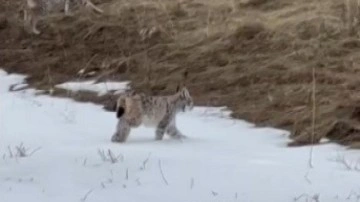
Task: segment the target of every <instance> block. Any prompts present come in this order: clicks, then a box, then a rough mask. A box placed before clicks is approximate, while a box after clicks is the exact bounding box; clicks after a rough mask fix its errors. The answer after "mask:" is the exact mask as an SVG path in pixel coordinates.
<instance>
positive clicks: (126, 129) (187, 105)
mask: <svg viewBox="0 0 360 202" xmlns="http://www.w3.org/2000/svg"><path fill="white" fill-rule="evenodd" d="M193 106H194V103H193V99H192V97H191V95H190V93H189V91H188V90H187V89H186V88H185V87H183V88H182V89H178V90H177V92H176V93H175V94H172V95H168V96H146V95H145V94H124V95H121V96H120V97H119V98H118V100H117V105H116V117H117V118H118V123H117V126H116V132H115V134H114V135H113V136H112V138H111V140H112V141H113V142H125V141H126V139H127V138H128V136H129V134H130V131H131V128H136V127H139V126H140V125H144V126H145V127H150V128H156V130H155V140H162V139H163V137H164V134H165V133H167V134H168V135H169V136H170V137H172V138H184V137H185V136H184V135H183V134H182V133H181V132H180V131H179V129H178V128H177V126H176V114H177V113H178V112H185V111H186V109H189V110H191V109H192V108H193Z"/></svg>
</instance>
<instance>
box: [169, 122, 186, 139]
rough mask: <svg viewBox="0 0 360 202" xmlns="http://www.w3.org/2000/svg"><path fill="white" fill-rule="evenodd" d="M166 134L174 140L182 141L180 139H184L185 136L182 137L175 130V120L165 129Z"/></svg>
mask: <svg viewBox="0 0 360 202" xmlns="http://www.w3.org/2000/svg"><path fill="white" fill-rule="evenodd" d="M166 133H167V134H168V135H169V136H170V137H171V138H174V139H182V138H186V136H185V135H183V134H182V133H181V132H180V131H179V129H177V127H176V124H175V120H173V121H172V122H171V123H170V125H169V126H168V127H167V129H166Z"/></svg>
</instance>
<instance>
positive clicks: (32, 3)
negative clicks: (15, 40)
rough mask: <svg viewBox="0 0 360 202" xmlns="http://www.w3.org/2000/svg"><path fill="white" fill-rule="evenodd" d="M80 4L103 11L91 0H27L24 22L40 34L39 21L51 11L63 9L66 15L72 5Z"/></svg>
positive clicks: (27, 26) (35, 32)
mask: <svg viewBox="0 0 360 202" xmlns="http://www.w3.org/2000/svg"><path fill="white" fill-rule="evenodd" d="M77 4H79V5H80V6H85V7H90V8H91V9H93V10H95V11H96V12H98V13H103V10H101V9H100V8H99V7H97V6H95V5H94V4H93V3H92V2H91V1H90V0H26V5H25V9H24V22H25V23H24V24H25V27H26V28H29V29H30V30H31V32H32V33H33V34H36V35H38V34H40V33H41V32H40V31H39V30H38V29H37V24H38V22H39V21H40V20H41V19H42V18H43V17H45V16H47V15H49V14H51V13H59V12H61V11H62V10H63V12H64V13H65V15H69V14H70V7H72V8H73V7H75V6H76V5H77Z"/></svg>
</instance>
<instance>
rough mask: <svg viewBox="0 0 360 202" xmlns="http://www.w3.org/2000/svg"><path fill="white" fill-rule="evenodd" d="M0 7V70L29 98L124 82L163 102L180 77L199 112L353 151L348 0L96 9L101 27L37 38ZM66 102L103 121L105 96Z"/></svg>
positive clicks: (121, 2)
mask: <svg viewBox="0 0 360 202" xmlns="http://www.w3.org/2000/svg"><path fill="white" fill-rule="evenodd" d="M4 1H5V3H4V4H0V7H1V8H0V11H2V10H4V11H6V13H7V14H9V13H10V14H11V12H10V11H11V10H14V12H13V13H12V14H13V15H3V16H0V65H1V66H3V67H4V68H6V70H7V71H10V72H18V73H26V74H28V75H30V77H29V78H28V82H29V83H30V84H31V85H32V86H35V87H37V88H40V89H45V90H49V89H52V88H53V86H54V85H55V84H59V83H61V82H64V81H68V80H74V79H79V80H81V79H86V78H89V77H92V78H95V79H96V80H98V81H101V80H105V79H110V80H122V79H130V80H131V81H132V82H131V86H132V88H134V89H135V90H139V91H143V92H149V91H151V92H152V93H154V94H165V93H170V92H173V91H174V90H175V87H176V86H175V85H176V84H177V83H178V80H180V79H181V75H182V73H183V72H184V71H185V70H186V71H188V72H189V78H188V82H187V86H188V88H189V90H190V91H191V92H192V94H193V95H194V98H195V102H196V104H198V105H212V106H220V105H226V106H228V107H229V108H230V109H231V110H232V111H233V114H232V116H233V117H235V118H242V119H246V120H248V121H251V122H255V123H258V124H259V125H270V126H273V127H280V128H284V129H288V130H290V131H291V132H292V134H291V136H290V138H291V139H292V140H293V141H292V142H291V143H290V145H291V146H299V145H307V144H311V143H313V144H316V143H318V142H319V140H320V139H321V138H324V137H326V138H328V139H329V140H330V141H333V142H337V143H340V144H343V145H351V147H352V148H356V147H358V148H360V147H359V146H358V145H360V143H359V142H360V141H359V140H360V139H359V137H360V133H359V131H360V122H359V121H360V118H359V116H360V115H359V114H360V112H359V104H358V100H359V98H360V94H359V91H358V89H359V87H358V86H359V84H360V82H359V77H360V74H359V70H360V68H359V63H360V55H359V54H358V53H359V50H360V39H359V37H358V34H359V31H358V30H359V20H358V19H360V18H359V12H358V11H359V10H358V9H359V7H358V5H357V1H355V0H349V1H338V0H319V1H309V0H299V1H288V0H272V1H267V0H226V1H204V0H182V1H180V0H179V1H167V0H165V1H157V0H134V1H126V0H113V1H108V0H107V1H105V0H103V1H101V0H98V1H94V2H95V3H100V4H98V5H99V6H100V7H101V8H102V9H104V11H105V13H106V14H105V15H94V14H90V13H86V14H80V13H75V15H73V16H66V17H65V16H61V15H54V16H52V17H50V18H49V19H48V20H46V21H43V22H42V23H40V24H39V25H40V26H39V28H40V29H41V30H43V33H42V34H41V35H39V36H33V35H29V34H27V33H26V32H24V30H23V29H22V26H21V25H22V21H21V18H20V17H19V15H18V11H17V10H16V9H17V7H16V6H14V5H15V4H17V2H18V1H19V0H17V1H15V0H12V1H7V0H1V2H4ZM10 2H11V3H10ZM344 2H348V3H346V4H345V3H344ZM79 72H80V73H79ZM313 73H314V74H313ZM148 77H151V78H152V79H151V81H150V82H148V81H147V78H148ZM314 78H315V80H314ZM174 81H175V82H174ZM314 85H315V86H316V88H314ZM54 95H58V96H69V94H68V93H66V92H65V91H64V90H60V89H56V88H55V91H54ZM71 96H74V95H71ZM314 96H315V97H316V99H313V98H314ZM75 99H77V100H80V101H93V102H96V103H100V104H105V105H106V107H105V108H108V109H110V108H109V107H107V105H108V104H109V103H106V102H109V101H112V100H111V99H112V96H111V95H110V94H109V95H106V96H102V97H97V96H96V95H94V94H91V93H80V94H77V95H75ZM314 106H315V107H314Z"/></svg>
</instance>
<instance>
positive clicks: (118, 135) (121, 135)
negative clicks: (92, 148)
mask: <svg viewBox="0 0 360 202" xmlns="http://www.w3.org/2000/svg"><path fill="white" fill-rule="evenodd" d="M130 130H131V127H130V125H129V124H128V123H127V122H126V121H125V119H123V118H120V119H119V121H118V123H117V126H116V132H115V134H114V135H113V136H112V137H111V141H112V142H125V141H126V140H127V138H128V137H129V134H130Z"/></svg>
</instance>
